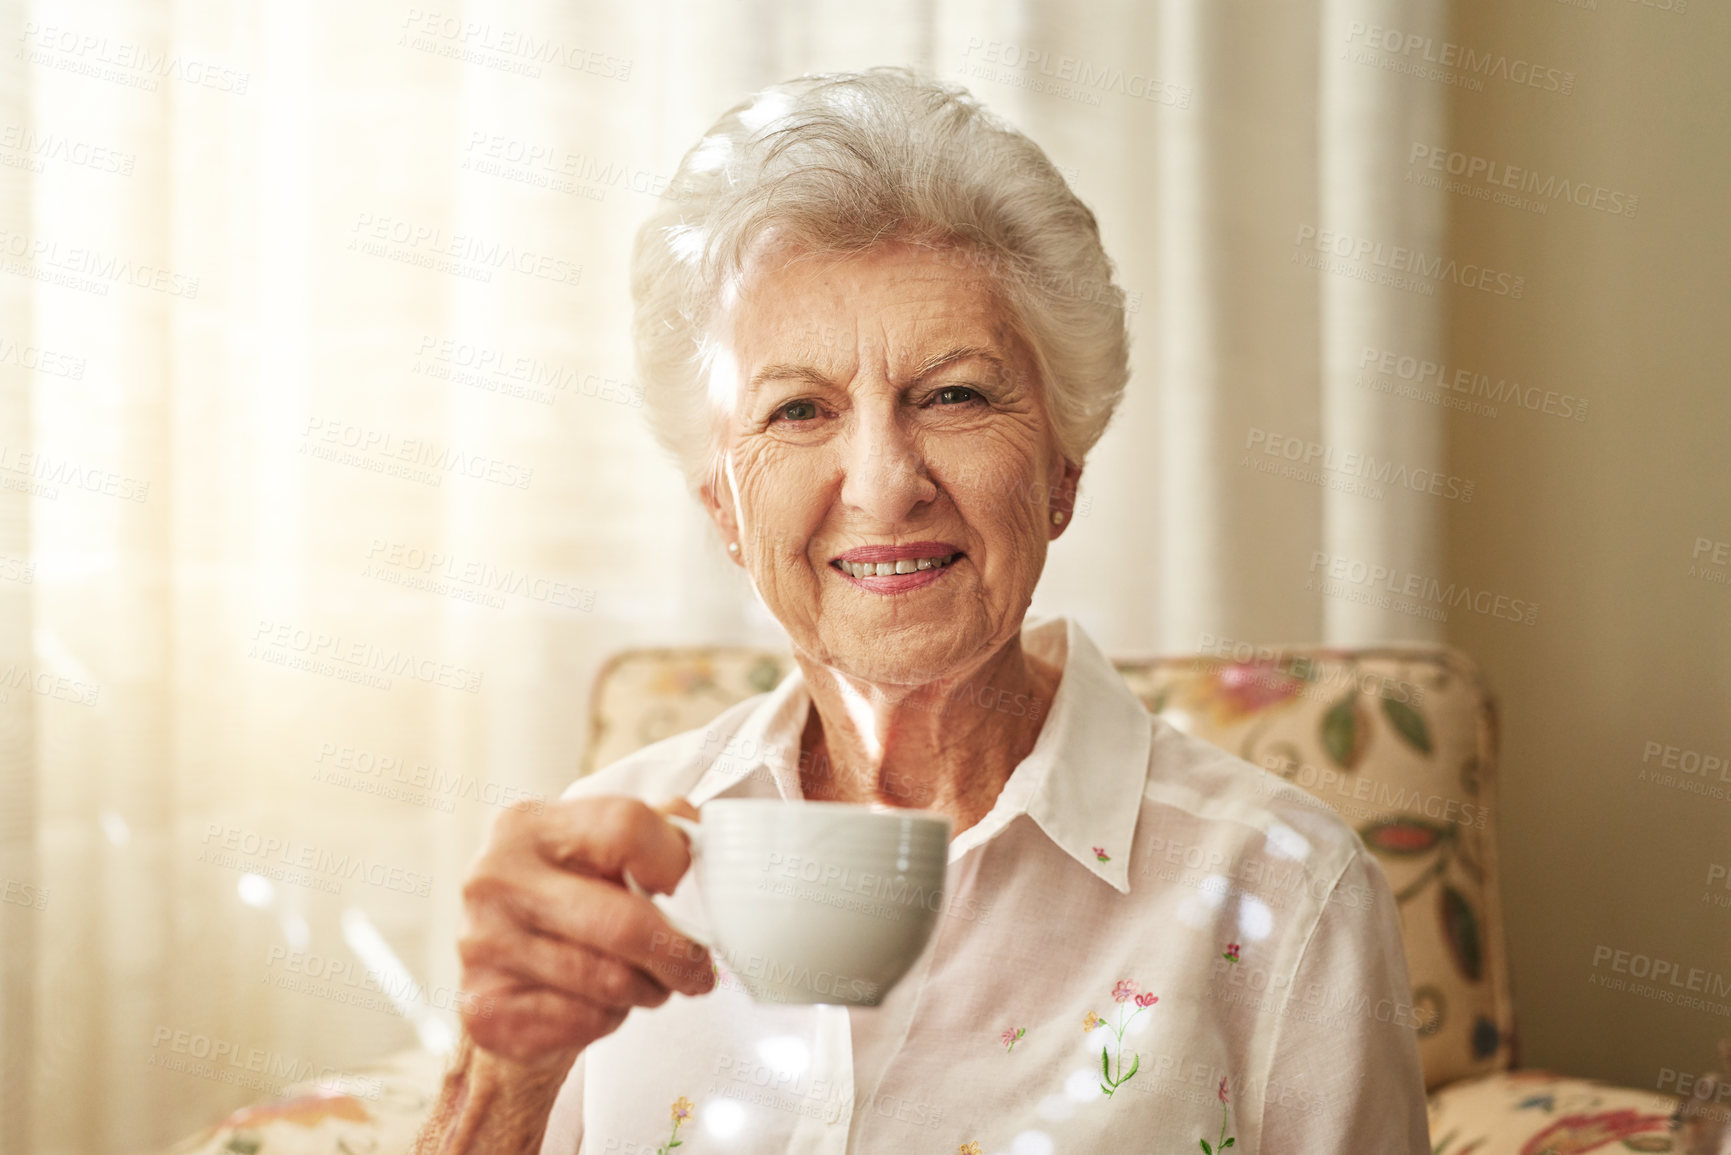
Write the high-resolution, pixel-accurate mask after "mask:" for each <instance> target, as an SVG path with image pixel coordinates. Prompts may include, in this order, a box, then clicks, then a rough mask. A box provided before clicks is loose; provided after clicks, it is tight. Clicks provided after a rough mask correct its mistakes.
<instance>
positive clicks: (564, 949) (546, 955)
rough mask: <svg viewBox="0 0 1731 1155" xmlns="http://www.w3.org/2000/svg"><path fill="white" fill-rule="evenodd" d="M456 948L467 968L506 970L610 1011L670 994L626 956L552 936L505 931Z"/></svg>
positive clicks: (659, 1000) (657, 1002)
mask: <svg viewBox="0 0 1731 1155" xmlns="http://www.w3.org/2000/svg"><path fill="white" fill-rule="evenodd" d="M457 950H458V954H459V955H460V956H461V957H462V960H463V965H464V966H465V967H470V968H473V969H475V970H481V969H488V970H493V971H498V972H502V973H504V974H507V975H510V976H513V977H514V978H516V979H518V980H519V981H521V982H523V983H525V984H527V985H529V986H542V987H547V988H550V989H552V990H555V991H558V992H560V993H562V994H567V995H573V996H576V997H578V998H581V999H586V1000H588V1001H589V1002H592V1003H595V1004H596V1005H598V1006H602V1007H606V1008H608V1009H610V1010H620V1011H626V1010H630V1009H631V1008H632V1007H658V1006H660V1005H661V1004H662V1003H664V1002H666V1001H667V999H668V996H669V994H670V993H671V992H670V991H669V990H668V988H667V987H665V986H663V985H662V984H661V983H660V982H658V981H657V980H656V979H654V978H651V977H650V976H649V975H648V974H645V973H644V972H643V971H641V970H639V969H637V968H636V967H634V966H632V965H631V964H629V963H627V962H625V961H624V960H623V959H620V958H617V957H614V956H610V955H606V954H603V953H601V952H600V951H598V950H595V949H593V948H591V947H587V946H581V945H578V944H576V943H570V942H566V941H565V940H563V939H557V938H551V937H548V936H547V935H542V934H533V933H529V932H526V931H522V930H517V929H508V930H500V931H496V932H494V933H491V934H487V935H477V936H471V937H465V938H464V939H463V940H462V941H461V942H460V943H458V946H457Z"/></svg>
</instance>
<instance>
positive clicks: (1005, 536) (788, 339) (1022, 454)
mask: <svg viewBox="0 0 1731 1155" xmlns="http://www.w3.org/2000/svg"><path fill="white" fill-rule="evenodd" d="M945 256H946V254H944V253H941V252H937V251H934V250H932V249H929V248H919V247H914V246H911V245H902V244H894V245H885V246H881V247H879V248H876V249H873V250H871V251H869V252H867V253H865V254H863V255H858V256H847V257H830V256H812V255H809V254H807V255H800V256H797V258H795V259H790V255H789V254H785V253H784V254H782V255H781V256H780V257H778V258H773V259H772V258H764V259H760V260H759V261H758V262H757V263H756V265H755V267H754V269H753V270H752V271H751V272H750V274H749V275H748V276H747V277H746V278H745V281H744V284H743V285H742V287H741V291H740V293H739V295H738V297H737V298H736V299H735V300H734V301H733V302H732V305H731V307H730V309H729V310H728V312H727V314H726V316H725V318H724V321H723V323H722V324H721V325H720V326H719V329H720V332H719V333H718V339H719V340H720V342H721V345H722V346H723V349H724V350H725V351H724V353H723V355H721V356H720V357H718V358H717V361H716V364H717V368H716V376H715V379H714V387H715V389H716V391H717V393H718V394H719V395H720V396H721V397H723V398H726V399H731V404H732V406H733V411H732V412H731V413H730V414H728V415H727V417H726V422H727V425H726V442H725V444H726V459H725V465H724V468H723V470H722V472H721V476H720V477H719V478H718V479H717V481H716V483H715V484H714V485H713V486H710V487H706V488H705V489H704V496H705V498H706V501H707V504H708V505H709V508H710V512H711V514H712V515H713V516H714V517H715V518H716V521H717V524H718V525H719V526H720V528H721V531H722V535H723V537H724V539H725V540H727V541H737V542H738V543H739V546H740V550H739V554H738V557H737V560H738V561H739V562H740V563H741V564H743V565H744V566H745V567H746V568H747V569H748V570H749V571H750V574H751V578H752V581H753V583H754V584H755V585H756V587H757V591H758V594H759V596H761V597H762V599H763V601H764V603H765V604H766V605H767V606H768V607H769V609H770V611H771V612H772V613H774V614H775V616H776V618H777V619H779V620H780V622H781V623H782V625H783V626H784V627H785V628H786V629H787V630H788V632H789V634H790V635H791V636H792V638H793V641H794V644H795V645H796V646H798V647H799V648H800V649H801V650H802V651H804V652H805V653H806V654H808V655H810V656H812V657H814V658H816V659H818V660H819V661H821V662H823V663H824V664H825V665H828V666H832V667H835V668H837V669H839V670H842V671H844V672H846V673H848V674H851V675H853V676H855V677H858V678H862V679H865V680H867V681H870V682H874V683H879V684H886V685H887V684H894V685H919V684H923V683H925V682H929V681H931V680H933V679H935V678H939V677H950V676H955V675H956V674H957V673H959V672H961V671H964V670H966V669H968V668H969V667H970V666H971V665H972V664H973V663H976V662H978V661H980V660H983V659H984V658H985V657H987V656H989V655H990V654H991V653H993V652H995V651H996V650H997V649H998V648H999V647H1001V646H1002V645H1003V644H1004V643H1005V642H1006V641H1008V640H1009V639H1010V638H1011V637H1013V636H1015V635H1016V633H1017V632H1018V631H1019V630H1020V628H1021V623H1022V618H1023V615H1024V613H1025V612H1026V610H1027V607H1028V602H1029V600H1030V599H1031V598H1032V597H1033V593H1034V586H1035V584H1036V583H1037V582H1038V581H1039V578H1040V571H1041V568H1042V567H1043V566H1044V564H1045V559H1046V544H1047V542H1048V541H1050V540H1051V539H1053V538H1055V537H1056V536H1057V535H1058V534H1059V533H1061V532H1062V530H1063V528H1064V526H1065V525H1067V524H1068V521H1069V516H1068V515H1069V512H1070V510H1071V509H1072V508H1073V497H1074V493H1075V484H1076V479H1077V477H1078V476H1079V474H1080V470H1079V469H1078V468H1076V467H1074V466H1071V465H1069V464H1068V463H1067V462H1066V461H1065V460H1064V458H1063V455H1062V453H1061V452H1060V451H1059V449H1058V446H1057V442H1056V439H1055V438H1054V436H1053V434H1052V429H1051V426H1050V423H1049V422H1048V420H1047V417H1046V410H1045V407H1044V405H1043V403H1042V397H1041V389H1040V384H1039V381H1038V380H1037V376H1036V372H1035V369H1034V363H1033V360H1032V358H1031V357H1030V356H1029V354H1028V351H1027V349H1026V347H1025V345H1024V343H1023V341H1022V339H1021V338H1020V337H1019V336H1018V335H1017V334H1016V332H1015V331H1014V329H1013V327H1012V325H1011V323H1010V322H1011V317H1010V314H1009V312H1008V310H1007V309H1006V308H1005V307H1004V306H1003V305H1002V304H1001V303H1000V302H999V300H998V297H997V295H996V293H995V292H994V288H993V285H992V283H991V282H990V280H989V279H988V278H986V277H985V276H984V275H983V274H981V273H980V272H978V271H974V270H970V269H969V268H967V267H966V265H967V262H966V261H961V260H947V259H945ZM1054 510H1058V511H1061V512H1063V513H1064V514H1065V517H1064V519H1063V524H1054V523H1053V520H1052V512H1053V511H1054Z"/></svg>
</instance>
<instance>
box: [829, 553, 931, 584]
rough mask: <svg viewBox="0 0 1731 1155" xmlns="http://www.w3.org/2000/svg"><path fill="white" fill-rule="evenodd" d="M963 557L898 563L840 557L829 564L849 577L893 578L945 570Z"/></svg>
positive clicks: (910, 560)
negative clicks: (927, 571)
mask: <svg viewBox="0 0 1731 1155" xmlns="http://www.w3.org/2000/svg"><path fill="white" fill-rule="evenodd" d="M961 556H963V555H962V554H960V553H951V554H945V555H943V556H942V557H918V558H914V557H904V558H901V559H900V560H898V561H879V562H870V561H865V562H852V561H844V560H842V559H841V558H839V557H838V558H836V559H835V560H834V561H832V562H830V563H829V564H830V565H832V566H834V567H835V568H836V569H839V570H840V571H841V572H842V573H845V574H847V575H848V576H849V577H855V578H869V577H893V576H895V575H897V574H909V573H919V572H920V571H921V570H928V569H943V568H944V567H945V566H947V565H949V564H950V563H952V562H954V561H955V560H956V559H957V558H959V557H961Z"/></svg>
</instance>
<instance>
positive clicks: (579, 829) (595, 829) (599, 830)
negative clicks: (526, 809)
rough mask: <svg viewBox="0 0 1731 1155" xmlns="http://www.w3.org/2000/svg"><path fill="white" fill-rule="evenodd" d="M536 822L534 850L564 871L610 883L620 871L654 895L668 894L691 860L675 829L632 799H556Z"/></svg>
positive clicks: (617, 878)
mask: <svg viewBox="0 0 1731 1155" xmlns="http://www.w3.org/2000/svg"><path fill="white" fill-rule="evenodd" d="M542 817H543V818H544V821H542V822H541V823H539V828H540V835H541V837H540V839H539V849H540V852H541V854H542V856H543V857H545V858H546V859H547V861H549V862H551V863H554V864H555V865H557V866H561V867H563V868H564V869H566V870H575V871H579V872H581V873H584V874H594V875H598V876H600V877H602V878H606V879H610V880H612V881H614V882H622V881H623V880H624V873H625V871H627V870H629V871H630V872H631V877H632V878H633V879H634V880H636V881H637V883H638V884H639V885H641V886H643V887H646V888H647V889H649V890H651V891H655V892H656V893H659V894H671V893H672V892H673V888H674V887H675V886H677V885H678V883H679V880H680V878H681V877H682V876H683V875H684V874H685V871H686V869H687V868H688V867H690V865H691V850H690V847H688V846H687V845H686V842H685V835H684V834H682V833H680V831H679V828H678V827H676V826H674V825H673V824H672V823H671V822H669V821H667V820H666V819H665V818H663V817H662V816H661V815H659V814H657V813H656V812H655V811H654V810H653V809H651V808H650V807H649V806H648V805H647V804H645V803H643V802H640V801H638V800H637V799H635V798H584V799H573V800H571V801H568V802H560V803H556V804H554V805H553V806H551V807H549V808H548V809H547V811H546V813H545V815H543V816H542Z"/></svg>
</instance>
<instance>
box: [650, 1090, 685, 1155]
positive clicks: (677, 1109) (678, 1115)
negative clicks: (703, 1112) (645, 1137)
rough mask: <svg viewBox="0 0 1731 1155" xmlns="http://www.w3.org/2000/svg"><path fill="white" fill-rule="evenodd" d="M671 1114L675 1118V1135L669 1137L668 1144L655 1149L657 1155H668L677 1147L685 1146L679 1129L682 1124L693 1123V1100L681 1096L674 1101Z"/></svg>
mask: <svg viewBox="0 0 1731 1155" xmlns="http://www.w3.org/2000/svg"><path fill="white" fill-rule="evenodd" d="M669 1113H670V1114H671V1115H672V1116H673V1134H671V1135H669V1136H668V1137H667V1142H665V1143H663V1144H662V1145H661V1146H659V1147H657V1148H656V1149H655V1155H667V1153H668V1152H669V1151H671V1150H673V1149H674V1148H675V1147H679V1146H682V1145H683V1144H684V1142H685V1140H683V1139H681V1138H680V1137H679V1127H680V1125H681V1124H682V1123H689V1122H691V1115H692V1103H691V1100H690V1099H687V1098H686V1097H685V1096H684V1095H681V1096H679V1098H677V1099H675V1100H673V1109H672V1111H670V1112H669Z"/></svg>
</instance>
